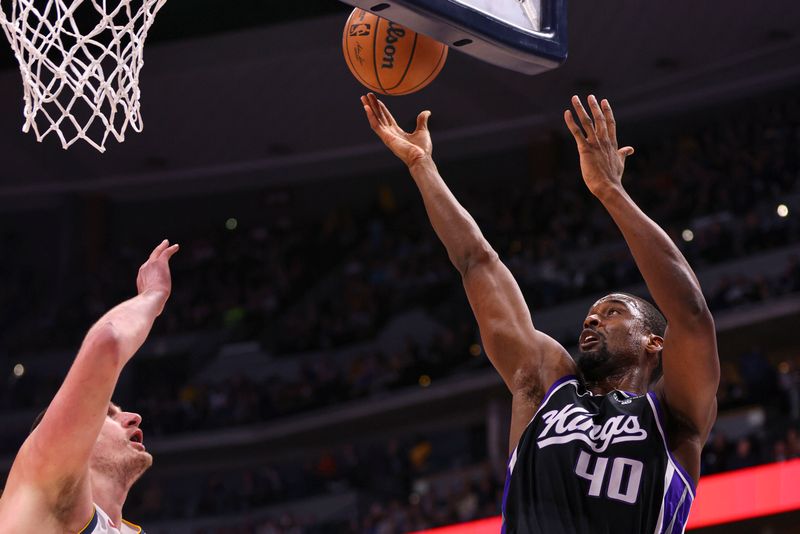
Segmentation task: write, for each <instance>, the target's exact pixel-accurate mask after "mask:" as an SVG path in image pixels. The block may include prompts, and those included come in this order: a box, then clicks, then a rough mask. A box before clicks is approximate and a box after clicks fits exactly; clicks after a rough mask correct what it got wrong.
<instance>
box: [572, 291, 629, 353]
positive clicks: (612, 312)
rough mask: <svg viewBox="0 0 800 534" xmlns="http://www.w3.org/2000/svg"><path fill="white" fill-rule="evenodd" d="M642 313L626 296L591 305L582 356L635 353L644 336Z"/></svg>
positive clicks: (611, 296) (609, 296) (581, 342)
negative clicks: (642, 333) (642, 332)
mask: <svg viewBox="0 0 800 534" xmlns="http://www.w3.org/2000/svg"><path fill="white" fill-rule="evenodd" d="M642 319H643V318H642V313H641V311H639V308H638V307H637V306H636V302H635V301H633V300H632V299H630V298H628V297H626V296H625V295H617V294H611V295H608V296H606V297H603V298H601V299H600V300H598V301H597V302H595V303H594V305H592V307H591V309H590V310H589V314H588V315H587V316H586V319H584V321H583V332H581V335H580V337H579V338H578V347H579V349H580V352H581V355H583V356H591V355H597V356H605V357H612V356H614V355H623V354H628V353H631V352H633V353H636V352H637V351H638V346H639V341H640V340H639V334H641V326H640V325H641V321H642Z"/></svg>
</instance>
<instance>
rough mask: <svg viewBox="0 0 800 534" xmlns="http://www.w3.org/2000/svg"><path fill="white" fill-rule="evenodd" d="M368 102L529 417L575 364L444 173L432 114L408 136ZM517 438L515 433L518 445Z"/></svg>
mask: <svg viewBox="0 0 800 534" xmlns="http://www.w3.org/2000/svg"><path fill="white" fill-rule="evenodd" d="M362 103H363V105H364V109H365V111H366V113H367V118H368V119H369V123H370V126H371V127H372V129H373V130H374V131H375V133H376V134H377V135H378V137H380V139H381V140H382V141H383V142H384V143H385V144H386V146H387V147H389V149H390V150H391V151H392V152H393V153H394V154H395V155H396V156H397V157H398V158H400V159H401V160H402V161H403V163H405V164H406V165H407V166H408V169H409V171H410V173H411V176H412V178H413V179H414V182H415V183H416V185H417V187H418V188H419V191H420V193H421V195H422V200H423V202H424V204H425V209H426V211H427V213H428V217H429V219H430V221H431V224H432V225H433V229H434V230H435V232H436V235H437V236H438V237H439V239H440V240H441V241H442V243H443V244H444V246H445V248H446V249H447V254H448V256H449V257H450V261H451V262H452V263H453V265H454V266H455V267H456V269H458V271H459V273H461V277H462V279H463V283H464V288H465V290H466V293H467V297H468V298H469V302H470V305H471V306H472V310H473V312H474V314H475V318H476V319H477V321H478V326H479V328H480V331H481V338H482V340H483V343H484V346H485V349H486V354H487V355H488V356H489V359H490V360H491V362H492V364H493V365H494V367H495V368H496V369H497V371H498V372H499V373H500V375H501V376H502V378H503V380H504V381H505V383H506V385H507V386H508V388H509V389H510V390H511V392H512V393H513V394H514V395H515V403H516V400H517V397H518V396H519V397H520V398H521V399H524V401H525V402H524V403H523V404H525V406H526V409H525V410H523V411H525V412H526V414H527V411H528V408H530V405H532V404H536V403H537V402H538V401H537V399H536V397H537V396H538V397H539V399H538V400H541V398H540V397H541V395H543V394H544V391H542V389H543V388H547V387H548V386H549V385H550V384H551V383H552V382H553V381H555V380H557V379H558V378H560V377H562V376H564V375H566V374H570V373H573V372H574V363H573V361H572V358H571V357H570V356H569V354H568V353H567V352H566V350H564V348H563V347H561V345H560V344H559V343H557V342H556V341H555V340H553V339H552V338H550V337H549V336H547V335H545V334H543V333H541V332H539V331H537V330H536V329H535V328H534V326H533V321H532V320H531V315H530V312H529V311H528V306H527V305H526V303H525V300H524V299H523V296H522V292H521V291H520V289H519V286H518V285H517V283H516V281H515V280H514V278H513V276H512V275H511V273H510V272H509V270H508V268H507V267H506V266H505V265H504V264H503V263H502V262H501V261H500V259H499V257H498V255H497V253H496V252H495V251H494V249H493V248H492V246H491V245H490V244H489V243H488V242H487V241H486V239H485V238H484V236H483V234H482V233H481V231H480V228H478V225H477V224H476V223H475V220H474V219H473V218H472V217H471V216H470V214H469V213H468V212H467V211H466V210H465V209H464V208H463V207H462V206H461V204H459V202H458V200H456V198H455V197H454V196H453V194H452V193H451V191H450V189H449V188H448V187H447V185H446V184H445V182H444V180H443V179H442V177H441V176H440V175H439V172H438V170H437V168H436V165H435V163H434V161H433V158H432V153H433V145H432V143H431V138H430V132H429V131H428V118H429V117H430V112H428V111H424V112H422V113H420V114H419V116H418V117H417V128H416V130H414V132H412V133H407V132H404V131H403V130H402V129H401V128H400V127H399V126H398V125H397V122H395V120H394V118H393V117H392V115H391V113H389V110H388V109H387V108H386V106H385V105H384V104H383V103H382V102H380V101H379V100H378V99H377V98H376V97H375V95H373V94H370V95H367V96H365V97H362ZM528 401H531V402H528ZM521 419H525V418H524V417H521ZM529 419H530V417H529V416H527V419H526V420H525V422H527V420H529ZM518 430H520V431H521V429H518ZM514 434H515V431H514V430H513V429H512V444H513V443H514V441H515V440H514V437H513V436H514Z"/></svg>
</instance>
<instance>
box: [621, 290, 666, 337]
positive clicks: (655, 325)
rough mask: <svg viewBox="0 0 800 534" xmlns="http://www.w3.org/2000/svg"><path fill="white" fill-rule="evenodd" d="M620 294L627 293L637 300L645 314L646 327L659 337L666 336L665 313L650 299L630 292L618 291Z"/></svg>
mask: <svg viewBox="0 0 800 534" xmlns="http://www.w3.org/2000/svg"><path fill="white" fill-rule="evenodd" d="M618 294H619V295H625V296H626V297H628V298H629V299H632V300H635V301H636V303H637V305H638V307H639V310H640V311H641V312H642V315H643V316H644V321H642V322H643V323H644V327H645V328H646V329H647V330H649V331H650V333H651V334H655V335H657V336H659V337H664V334H665V333H666V332H667V320H666V319H665V318H664V315H663V314H662V313H661V312H660V311H659V309H658V308H656V307H655V306H654V305H653V304H651V303H650V301H648V300H646V299H643V298H642V297H637V296H636V295H631V294H630V293H618Z"/></svg>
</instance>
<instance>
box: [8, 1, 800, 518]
mask: <svg viewBox="0 0 800 534" xmlns="http://www.w3.org/2000/svg"><path fill="white" fill-rule="evenodd" d="M351 10H352V8H351V6H348V5H345V4H343V3H340V2H337V1H334V0H317V1H306V2H284V3H277V2H266V1H264V0H260V1H255V0H248V1H244V0H237V1H225V2H219V1H217V2H211V1H208V0H202V1H200V0H193V1H191V2H185V1H184V2H181V1H180V0H170V1H169V2H167V3H166V4H165V6H164V7H163V9H162V10H161V12H160V13H159V15H158V19H157V20H156V22H155V24H154V26H153V28H152V30H151V32H150V37H149V38H148V41H147V46H146V51H145V55H144V57H145V66H144V68H143V71H142V77H141V89H142V112H143V115H144V130H143V132H142V133H134V132H130V133H129V135H128V136H127V138H126V140H125V142H124V143H122V144H118V143H116V142H111V143H109V145H108V146H107V149H108V151H107V153H105V154H103V155H100V154H98V153H97V151H95V150H94V149H92V148H91V147H89V146H85V145H75V146H74V147H72V148H70V150H69V151H64V150H62V149H61V147H60V146H59V144H58V143H57V142H56V140H54V139H52V138H47V139H45V140H44V142H43V143H41V144H40V143H37V142H36V140H35V138H34V137H33V136H32V135H30V134H23V133H21V132H20V125H21V123H22V120H23V118H22V88H21V85H20V76H19V71H18V69H17V64H16V62H15V60H14V56H13V54H12V53H11V50H10V48H9V47H7V46H4V47H2V49H1V50H0V69H1V70H0V117H2V121H0V155H1V156H2V160H0V161H2V163H0V325H1V326H0V374H1V375H2V376H3V382H2V386H0V471H2V473H3V474H2V478H0V481H2V482H0V485H2V484H3V483H4V481H5V477H6V475H7V473H8V470H9V468H10V466H11V463H12V461H13V458H14V454H15V452H16V451H17V450H18V449H19V447H20V445H21V443H22V441H23V440H24V439H25V437H26V435H27V432H28V428H29V427H30V424H31V422H32V420H33V419H34V417H35V416H36V414H37V413H38V412H39V411H40V410H41V409H42V408H44V407H46V406H47V405H48V403H49V402H50V399H51V398H52V396H53V394H54V392H55V391H56V389H57V388H58V386H59V384H60V383H61V381H62V380H63V378H64V376H65V373H66V371H67V369H68V367H69V365H70V363H71V362H72V359H73V358H74V355H75V352H76V350H77V348H78V346H79V344H80V341H81V339H82V336H83V334H84V333H85V332H86V330H87V329H88V328H89V326H91V324H92V322H93V321H94V320H95V319H96V318H97V317H99V315H100V314H102V313H103V311H105V310H106V309H108V308H109V307H110V306H111V305H113V304H115V303H116V302H119V301H120V300H122V299H125V298H128V297H130V296H133V295H134V294H135V286H134V279H135V273H136V269H137V268H138V266H139V265H140V264H141V262H142V259H143V258H145V257H146V255H147V253H148V252H149V250H150V249H152V247H153V246H154V245H155V244H156V243H157V242H158V241H160V240H161V239H162V238H165V237H166V238H169V239H170V240H171V241H172V242H177V243H180V244H181V251H180V253H179V254H178V255H176V256H175V258H174V260H173V262H172V272H173V280H174V289H173V294H172V297H171V299H170V301H169V302H168V304H167V307H166V310H165V312H164V314H163V315H162V317H161V318H159V320H158V321H157V323H156V326H155V328H154V330H153V332H152V334H151V335H150V338H149V340H148V342H147V343H146V344H145V345H144V347H143V348H142V349H141V351H140V352H139V353H138V354H137V356H136V357H134V358H133V360H131V362H130V363H129V364H128V366H127V367H126V369H125V371H124V373H123V375H122V378H121V380H120V383H119V385H118V387H117V390H116V393H115V396H114V400H115V402H117V403H119V404H121V405H122V406H123V407H124V408H125V409H127V410H130V411H134V412H137V413H140V414H141V415H142V416H143V423H142V429H143V431H144V433H145V436H146V441H147V447H148V450H149V451H151V452H152V453H153V456H154V457H155V463H154V465H153V467H152V469H151V470H150V471H148V472H147V473H146V475H145V476H144V477H143V478H142V480H141V481H140V482H139V483H138V484H137V485H136V486H135V487H134V490H133V491H132V492H131V494H130V497H129V500H128V502H127V504H126V507H125V515H126V517H128V518H130V519H131V520H133V521H135V522H136V523H137V524H142V525H144V526H145V530H146V532H147V533H148V534H201V533H202V534H273V533H278V532H288V533H298V534H299V533H345V532H348V533H349V532H365V533H374V534H387V533H392V532H410V531H419V530H426V529H432V528H436V527H443V526H448V525H458V526H455V527H452V526H451V527H450V528H451V529H452V530H446V531H443V532H451V533H466V532H475V533H477V532H498V531H499V528H500V527H499V524H500V523H499V519H498V516H499V514H500V499H501V496H502V490H503V480H504V476H505V464H506V460H507V455H508V445H507V443H508V416H509V405H510V395H509V394H508V392H507V390H506V389H505V387H504V385H503V383H502V381H501V380H500V378H499V377H498V376H497V374H496V373H495V372H494V370H493V369H492V368H491V366H490V365H489V362H488V360H487V359H486V357H485V355H484V353H483V348H482V345H481V340H480V337H479V334H478V331H477V326H476V323H475V320H474V318H473V316H472V312H471V310H470V308H469V305H468V303H467V300H466V298H465V296H464V292H463V287H462V285H461V281H460V278H459V276H458V273H457V272H456V270H455V269H453V267H452V266H451V264H450V262H449V261H448V258H447V254H446V252H445V250H444V247H442V246H441V244H440V243H439V241H438V239H437V238H436V235H435V234H434V233H433V231H432V230H431V227H430V224H429V222H428V219H427V217H426V215H425V212H424V209H423V206H422V202H421V201H420V199H419V195H418V193H417V191H416V188H415V187H414V184H413V183H412V181H411V179H410V178H409V177H408V174H407V172H406V170H405V168H404V167H403V166H402V164H401V163H399V162H398V161H397V160H396V159H395V158H393V157H392V156H391V154H389V153H388V152H387V151H386V149H385V148H384V147H383V146H382V145H380V144H379V142H378V141H377V140H376V139H375V138H374V135H373V133H372V132H371V131H370V129H369V126H368V124H367V121H366V119H365V118H364V112H363V109H362V106H361V103H360V102H359V95H361V94H362V93H363V92H364V88H363V87H361V86H360V85H359V84H358V82H357V81H356V80H355V79H354V78H353V76H352V75H351V74H350V73H349V72H348V69H347V66H346V64H345V61H344V59H343V57H342V50H341V38H342V27H343V24H344V22H345V20H346V19H347V16H348V14H349V13H350V11H351ZM568 19H569V58H568V59H567V61H566V62H565V63H564V65H563V66H561V67H560V68H558V69H555V70H552V71H549V72H546V73H543V74H540V75H538V76H533V77H531V76H525V75H523V74H518V73H515V72H511V71H508V70H503V69H501V68H498V67H495V66H492V65H489V64H487V63H483V62H480V61H478V60H476V59H474V58H472V57H470V56H467V55H464V54H460V53H458V52H457V51H452V52H451V54H450V56H449V58H448V61H447V64H446V65H445V67H444V70H443V71H442V72H441V74H440V75H439V77H438V78H437V79H436V80H435V81H434V82H433V83H432V84H431V85H430V86H429V87H427V88H426V89H424V90H423V91H421V92H419V93H416V94H413V95H409V96H404V97H395V98H392V97H387V102H388V104H389V106H390V107H391V108H392V110H393V112H394V114H395V116H396V117H398V120H399V121H400V122H401V126H404V127H407V128H413V119H414V117H415V116H416V113H417V112H419V111H420V110H422V109H430V110H432V112H433V115H432V118H431V129H432V132H433V141H434V147H435V155H436V157H437V161H438V163H439V167H440V170H441V171H442V175H443V176H444V177H445V179H446V180H447V181H448V184H449V185H450V186H451V188H452V189H453V190H454V192H455V194H456V196H457V197H458V198H459V199H460V200H461V201H462V202H463V203H464V205H465V207H466V208H467V209H468V210H469V211H470V212H471V213H472V214H473V215H474V216H475V218H476V220H477V221H478V223H479V224H480V225H481V228H482V229H483V231H484V233H485V234H486V236H487V238H488V240H489V241H490V242H491V243H492V244H493V245H494V247H495V249H496V250H497V251H498V252H499V254H500V256H501V258H502V259H503V260H504V262H505V263H506V264H507V265H508V266H509V268H510V269H511V270H512V272H513V273H514V275H515V277H516V279H517V280H518V281H519V283H520V285H521V287H522V290H523V293H524V294H525V297H526V299H527V302H528V304H529V305H530V307H531V309H532V310H533V312H534V314H535V319H536V324H537V327H538V328H540V329H542V330H543V331H546V332H548V333H550V334H551V335H553V336H554V337H556V338H557V339H558V340H559V341H560V342H561V343H562V344H563V345H564V346H565V347H567V348H568V349H569V350H576V342H577V338H578V334H579V333H580V330H581V326H580V325H581V321H582V319H583V317H584V316H585V313H586V310H587V309H588V308H589V306H590V305H591V303H592V302H593V301H594V299H596V298H597V297H598V296H600V295H602V294H604V293H605V292H607V291H608V290H611V289H623V290H625V291H628V292H632V293H638V294H646V291H645V289H644V285H643V282H642V279H641V277H640V275H639V273H638V271H637V270H636V267H635V265H634V263H633V260H632V258H631V257H630V255H629V253H628V251H627V248H626V247H625V243H624V242H623V241H622V239H621V236H620V234H619V232H618V230H617V229H616V227H615V226H614V225H613V222H612V221H611V219H610V218H609V217H608V215H607V214H606V212H605V211H604V210H603V208H602V206H601V205H600V204H599V203H598V202H597V201H596V200H595V199H594V198H593V197H592V196H591V194H590V193H589V192H588V191H587V190H586V187H585V186H584V184H583V182H582V180H581V178H580V170H579V168H578V161H577V157H576V154H575V147H574V141H573V140H572V139H571V138H570V137H569V133H568V132H567V131H566V129H565V128H564V126H563V122H562V118H561V115H562V113H563V110H564V109H566V108H567V107H568V105H569V99H570V97H571V96H572V95H573V94H579V95H582V96H585V95H587V94H589V93H594V94H597V95H598V96H602V97H604V98H608V99H609V100H610V101H611V102H612V103H613V105H614V108H615V113H616V116H617V120H618V122H619V137H620V140H621V141H620V142H621V143H624V144H630V145H633V146H635V147H636V154H635V155H634V156H632V157H631V158H630V159H629V160H628V167H627V169H628V170H627V171H626V178H625V180H626V181H625V183H626V187H627V188H628V189H629V191H630V192H631V195H632V196H633V197H634V199H636V201H637V202H639V203H640V205H641V206H642V207H643V209H644V210H645V211H646V212H647V213H648V214H650V215H651V216H652V217H653V218H654V219H655V220H656V221H657V222H658V223H659V224H660V225H662V226H663V227H664V228H665V229H666V230H667V231H668V233H669V234H670V236H671V237H672V238H673V239H674V240H675V242H676V243H678V244H679V246H680V248H681V250H682V251H683V253H684V254H685V255H686V257H687V258H688V259H689V261H690V262H691V264H692V266H693V267H694V268H695V270H696V271H697V273H698V277H699V279H700V281H701V283H702V286H703V289H704V291H705V295H706V299H707V301H708V303H709V305H710V307H711V310H712V311H713V313H714V317H715V319H716V326H717V332H718V340H719V354H720V359H721V367H722V378H721V384H720V388H719V392H718V404H719V417H718V421H717V423H716V426H715V429H714V431H713V433H712V436H711V438H710V439H709V442H708V443H707V445H706V446H705V449H704V452H703V456H702V475H703V478H702V480H701V482H700V486H699V496H698V499H697V501H696V503H695V505H694V507H693V510H692V515H691V516H690V519H689V526H688V530H690V531H693V532H698V533H708V534H711V533H722V532H724V533H726V534H728V533H760V534H778V533H786V534H789V533H796V532H800V483H799V482H798V480H800V434H799V432H800V340H798V325H800V60H798V58H800V2H796V1H792V0H778V1H773V2H752V1H745V0H731V1H729V2H696V1H691V0H673V1H671V2H641V1H635V0H607V1H603V2H590V1H578V0H574V1H572V2H570V3H569V11H568ZM462 523H463V525H462Z"/></svg>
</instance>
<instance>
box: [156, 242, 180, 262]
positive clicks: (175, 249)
mask: <svg viewBox="0 0 800 534" xmlns="http://www.w3.org/2000/svg"><path fill="white" fill-rule="evenodd" d="M180 248H181V247H180V245H178V244H177V243H175V244H174V245H172V246H171V247H169V248H168V249H167V250H165V251H164V253H163V254H162V255H161V256H162V257H164V258H165V259H166V260H167V261H169V259H170V258H171V257H172V256H173V255H174V254H175V253H176V252H178V250H179V249H180Z"/></svg>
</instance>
